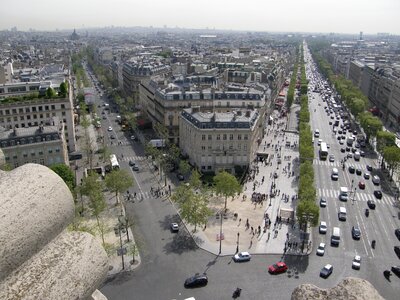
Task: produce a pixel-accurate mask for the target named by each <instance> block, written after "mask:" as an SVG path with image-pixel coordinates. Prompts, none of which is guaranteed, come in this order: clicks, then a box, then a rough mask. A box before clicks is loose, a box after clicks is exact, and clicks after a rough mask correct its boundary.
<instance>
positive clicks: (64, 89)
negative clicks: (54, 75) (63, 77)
mask: <svg viewBox="0 0 400 300" xmlns="http://www.w3.org/2000/svg"><path fill="white" fill-rule="evenodd" d="M67 93H68V84H67V83H66V82H61V84H60V96H62V97H65V96H67Z"/></svg>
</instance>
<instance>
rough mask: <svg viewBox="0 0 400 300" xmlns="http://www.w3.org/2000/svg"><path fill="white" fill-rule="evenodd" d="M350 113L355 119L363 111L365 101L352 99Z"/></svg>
mask: <svg viewBox="0 0 400 300" xmlns="http://www.w3.org/2000/svg"><path fill="white" fill-rule="evenodd" d="M350 110H351V113H352V114H353V115H354V116H355V117H357V116H358V115H359V114H360V113H362V112H363V111H365V101H364V100H363V99H360V98H353V99H352V102H351V105H350Z"/></svg>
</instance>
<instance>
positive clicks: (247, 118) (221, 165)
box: [179, 107, 264, 173]
mask: <svg viewBox="0 0 400 300" xmlns="http://www.w3.org/2000/svg"><path fill="white" fill-rule="evenodd" d="M263 126H264V118H263V116H262V114H260V112H259V110H257V109H252V110H250V109H235V110H232V111H230V112H223V113H218V112H202V111H200V107H192V108H186V109H183V111H182V112H181V115H180V118H179V137H180V138H179V147H180V149H181V151H182V153H183V154H184V155H188V157H189V162H190V163H191V164H192V165H194V166H196V167H198V168H199V170H201V171H202V172H218V171H220V170H226V171H228V172H230V173H235V169H236V168H238V167H239V168H241V169H242V170H244V169H246V168H247V167H248V166H249V164H250V163H251V161H252V160H254V158H255V157H256V155H257V148H258V145H259V142H260V141H261V139H262V134H263Z"/></svg>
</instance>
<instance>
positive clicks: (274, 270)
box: [268, 261, 288, 274]
mask: <svg viewBox="0 0 400 300" xmlns="http://www.w3.org/2000/svg"><path fill="white" fill-rule="evenodd" d="M287 269H288V267H287V265H286V264H285V263H284V262H282V261H278V262H277V263H274V264H273V265H271V266H269V267H268V272H270V273H271V274H280V273H284V272H286V270H287Z"/></svg>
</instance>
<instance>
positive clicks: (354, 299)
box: [291, 277, 383, 300]
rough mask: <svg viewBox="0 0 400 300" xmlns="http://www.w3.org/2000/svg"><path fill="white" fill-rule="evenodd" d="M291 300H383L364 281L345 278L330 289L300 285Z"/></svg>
mask: <svg viewBox="0 0 400 300" xmlns="http://www.w3.org/2000/svg"><path fill="white" fill-rule="evenodd" d="M291 299H292V300H331V299H335V300H383V298H382V297H381V295H379V293H378V291H377V290H376V289H375V288H374V286H373V285H372V284H371V283H370V282H369V281H366V280H364V279H360V278H352V277H349V278H345V279H343V280H342V281H341V282H339V284H338V285H337V286H335V287H333V288H330V289H321V288H319V287H317V286H315V285H313V284H301V285H299V286H298V287H296V288H295V289H294V291H293V293H292V298H291Z"/></svg>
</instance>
